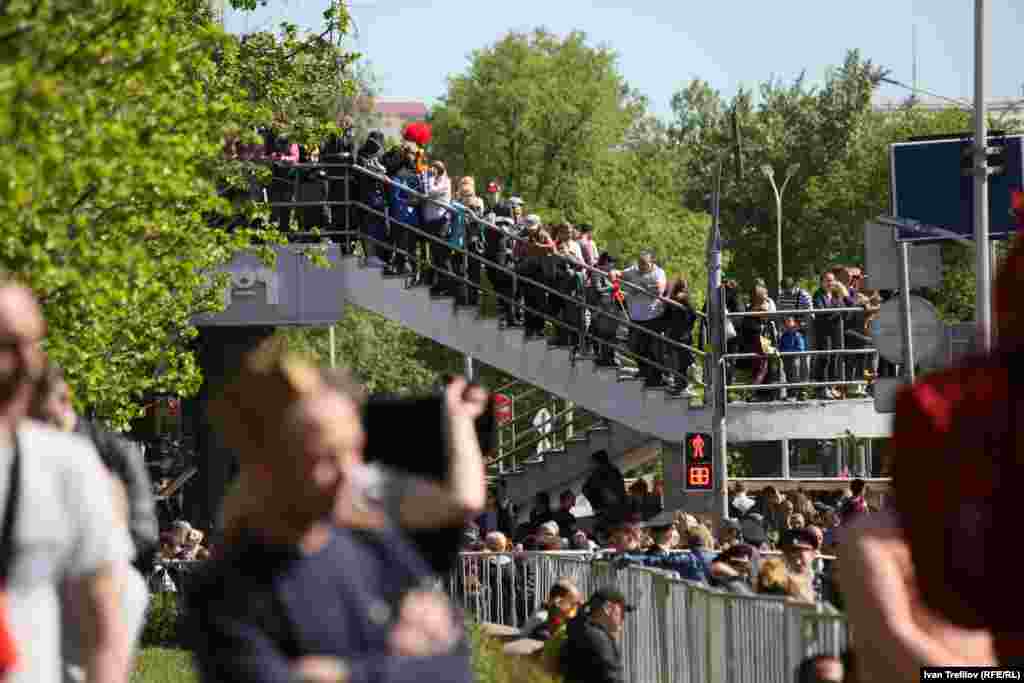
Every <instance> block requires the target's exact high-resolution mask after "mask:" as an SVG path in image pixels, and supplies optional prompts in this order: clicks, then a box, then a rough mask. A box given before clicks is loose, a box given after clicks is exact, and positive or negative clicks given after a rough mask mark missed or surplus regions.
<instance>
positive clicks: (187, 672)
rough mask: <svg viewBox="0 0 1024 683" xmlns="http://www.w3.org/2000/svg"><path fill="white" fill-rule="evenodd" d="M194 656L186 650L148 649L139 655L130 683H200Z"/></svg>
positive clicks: (144, 649)
mask: <svg viewBox="0 0 1024 683" xmlns="http://www.w3.org/2000/svg"><path fill="white" fill-rule="evenodd" d="M198 682H199V676H197V675H196V672H195V670H194V669H193V668H192V655H191V654H190V653H188V652H186V651H185V650H177V649H172V648H166V647H147V648H143V650H142V651H141V652H140V653H139V659H138V662H136V665H135V671H134V672H133V673H132V677H131V679H130V683H198Z"/></svg>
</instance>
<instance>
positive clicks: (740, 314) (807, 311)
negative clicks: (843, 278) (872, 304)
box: [726, 306, 867, 318]
mask: <svg viewBox="0 0 1024 683" xmlns="http://www.w3.org/2000/svg"><path fill="white" fill-rule="evenodd" d="M866 310H867V308H865V307H864V306H842V307H839V306H837V307H836V308H799V309H795V310H783V311H737V312H733V311H727V312H726V316H727V317H729V318H769V317H772V316H777V315H791V316H793V317H796V316H798V315H804V316H806V315H815V314H817V313H820V314H822V315H825V314H828V313H863V312H865V311H866Z"/></svg>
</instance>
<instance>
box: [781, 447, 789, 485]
mask: <svg viewBox="0 0 1024 683" xmlns="http://www.w3.org/2000/svg"><path fill="white" fill-rule="evenodd" d="M779 445H780V446H782V478H783V479H789V439H782V440H781V441H779Z"/></svg>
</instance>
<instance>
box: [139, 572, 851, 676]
mask: <svg viewBox="0 0 1024 683" xmlns="http://www.w3.org/2000/svg"><path fill="white" fill-rule="evenodd" d="M202 565H203V562H201V561H169V562H163V563H160V565H158V569H157V570H156V571H155V572H154V574H153V575H151V577H150V590H152V591H160V590H162V589H163V590H167V589H168V586H167V584H165V583H164V581H163V580H162V578H154V576H160V574H159V572H161V571H166V572H167V575H168V576H169V577H170V578H171V579H172V581H173V585H174V588H173V590H175V591H176V592H177V595H178V600H179V608H181V609H185V608H187V604H186V603H185V602H184V597H185V594H186V592H187V590H186V589H187V584H188V580H189V575H190V573H191V572H192V571H195V570H196V569H198V568H200V567H202ZM562 577H569V578H572V579H573V580H574V581H575V582H576V584H577V585H578V586H579V588H580V591H581V592H582V593H583V595H584V596H588V595H591V594H592V593H593V592H594V591H596V590H597V589H598V588H601V587H603V586H608V585H613V586H615V587H616V588H618V589H619V590H620V591H622V592H623V593H624V594H625V595H626V598H627V600H628V601H629V603H630V604H632V605H634V606H635V607H636V611H635V612H633V613H631V614H629V615H628V616H627V618H626V624H625V629H624V632H623V636H622V655H623V664H624V668H625V672H626V676H627V680H630V681H633V683H654V682H657V683H791V681H792V680H793V677H794V675H795V672H796V670H797V667H798V666H799V665H800V662H801V661H803V660H804V659H806V658H808V657H811V656H814V655H832V656H839V655H840V654H842V653H843V652H844V651H845V650H846V649H847V643H848V640H849V635H848V632H847V625H846V618H845V617H844V616H843V615H842V614H840V613H839V612H838V611H837V610H836V609H835V608H833V607H832V606H831V605H828V604H825V603H819V604H816V605H810V604H799V603H793V602H790V601H787V600H786V599H785V598H777V597H768V596H744V595H736V594H733V593H727V592H723V591H721V590H717V589H714V588H710V587H708V586H705V585H701V584H697V583H692V582H689V581H682V580H679V579H676V578H674V577H673V576H671V575H670V574H669V573H667V572H664V571H661V570H657V569H650V568H646V567H635V566H616V565H615V564H614V563H612V562H608V561H602V560H600V559H597V560H595V559H593V555H592V554H591V553H588V552H558V553H551V552H529V553H515V554H509V553H462V554H460V557H459V562H458V565H457V567H456V569H455V571H454V572H453V573H452V575H451V576H450V577H448V580H447V582H446V583H447V585H446V586H444V583H445V582H442V583H441V585H442V587H443V588H447V592H448V595H449V596H450V597H451V599H452V602H453V603H454V604H455V606H456V607H459V608H461V609H462V610H463V611H464V612H465V613H466V615H467V616H469V617H472V618H474V619H476V620H478V621H483V622H490V623H496V624H504V625H507V626H515V627H519V626H521V625H522V624H523V623H524V622H525V621H526V619H528V618H529V617H530V616H532V615H533V614H534V613H536V612H537V611H538V610H539V609H541V607H542V605H543V603H544V600H545V598H546V597H547V594H548V591H550V590H551V586H552V585H553V584H554V583H555V582H556V581H557V580H558V579H560V578H562ZM443 588H442V589H443Z"/></svg>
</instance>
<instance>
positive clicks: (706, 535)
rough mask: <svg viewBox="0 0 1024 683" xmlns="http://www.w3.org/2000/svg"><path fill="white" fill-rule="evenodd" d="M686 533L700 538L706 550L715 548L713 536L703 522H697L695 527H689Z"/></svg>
mask: <svg viewBox="0 0 1024 683" xmlns="http://www.w3.org/2000/svg"><path fill="white" fill-rule="evenodd" d="M688 533H689V535H690V536H697V537H698V538H700V540H701V542H702V543H703V544H704V547H705V548H707V549H708V550H714V549H715V537H714V536H712V535H711V531H710V530H709V529H708V528H707V527H706V526H704V525H703V524H698V525H697V526H695V527H691V528H690V529H689V532H688Z"/></svg>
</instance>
